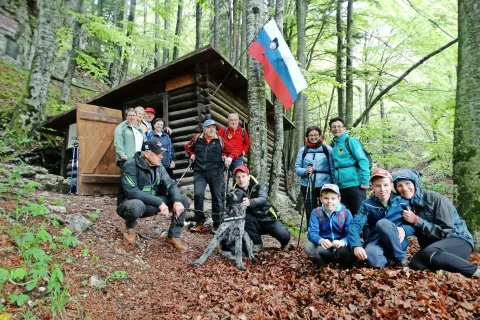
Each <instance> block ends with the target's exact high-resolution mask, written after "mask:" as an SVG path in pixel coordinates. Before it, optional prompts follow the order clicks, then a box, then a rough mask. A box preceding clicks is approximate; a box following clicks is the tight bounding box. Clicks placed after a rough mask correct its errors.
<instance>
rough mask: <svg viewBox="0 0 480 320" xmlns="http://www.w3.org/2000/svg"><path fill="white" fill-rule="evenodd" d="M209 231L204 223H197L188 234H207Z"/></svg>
mask: <svg viewBox="0 0 480 320" xmlns="http://www.w3.org/2000/svg"><path fill="white" fill-rule="evenodd" d="M209 229H210V228H208V227H207V226H206V225H205V222H200V223H198V224H197V225H196V226H195V227H194V228H192V229H190V232H195V233H207V232H209Z"/></svg>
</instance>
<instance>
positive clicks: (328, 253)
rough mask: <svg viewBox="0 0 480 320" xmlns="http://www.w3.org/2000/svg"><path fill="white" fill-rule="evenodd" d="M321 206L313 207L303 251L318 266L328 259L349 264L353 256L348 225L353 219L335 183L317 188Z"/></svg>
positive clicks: (328, 260)
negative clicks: (341, 199) (341, 200)
mask: <svg viewBox="0 0 480 320" xmlns="http://www.w3.org/2000/svg"><path fill="white" fill-rule="evenodd" d="M320 201H321V203H322V206H321V207H318V208H316V209H313V210H312V213H311V215H310V223H309V226H308V240H309V242H308V243H307V244H305V247H304V250H305V253H306V254H307V256H308V258H309V259H310V260H311V261H312V262H313V263H314V264H316V265H317V266H323V265H324V264H326V263H328V262H334V261H336V262H339V263H341V264H344V265H349V264H352V263H353V262H354V261H355V260H356V259H355V256H354V255H353V252H352V251H351V250H350V248H349V247H348V225H349V224H350V222H351V221H352V220H353V217H352V214H351V213H350V210H348V209H347V208H346V207H345V206H344V205H343V204H341V203H340V191H339V190H338V186H337V185H335V184H324V185H323V187H322V189H321V190H320Z"/></svg>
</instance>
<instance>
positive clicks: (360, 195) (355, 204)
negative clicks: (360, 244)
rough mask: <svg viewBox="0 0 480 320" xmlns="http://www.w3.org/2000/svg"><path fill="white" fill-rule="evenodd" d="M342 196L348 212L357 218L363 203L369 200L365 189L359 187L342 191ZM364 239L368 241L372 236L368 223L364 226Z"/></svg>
mask: <svg viewBox="0 0 480 320" xmlns="http://www.w3.org/2000/svg"><path fill="white" fill-rule="evenodd" d="M340 195H341V196H342V203H343V204H344V205H345V207H347V209H348V210H350V212H351V213H352V215H353V216H354V217H355V216H356V215H357V212H358V209H360V206H361V205H362V202H363V201H364V200H365V199H367V194H366V191H365V189H362V188H360V186H358V187H349V188H343V189H340ZM362 232H363V239H364V240H365V239H367V238H368V236H369V235H370V228H369V227H368V223H366V224H365V225H364V226H363V229H362Z"/></svg>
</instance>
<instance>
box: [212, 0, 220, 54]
mask: <svg viewBox="0 0 480 320" xmlns="http://www.w3.org/2000/svg"><path fill="white" fill-rule="evenodd" d="M219 15H220V6H219V5H218V0H213V47H214V48H215V49H218V48H219V41H220V40H219V35H218V16H219Z"/></svg>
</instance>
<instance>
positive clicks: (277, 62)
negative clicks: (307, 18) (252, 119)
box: [248, 19, 307, 110]
mask: <svg viewBox="0 0 480 320" xmlns="http://www.w3.org/2000/svg"><path fill="white" fill-rule="evenodd" d="M248 54H250V55H251V56H252V57H253V58H254V59H255V60H257V61H258V62H260V63H261V64H262V65H263V67H264V68H265V81H267V83H268V85H269V86H270V89H272V91H273V93H274V94H275V96H277V98H278V100H280V102H281V103H282V105H283V106H284V107H285V109H287V110H288V109H290V107H291V106H292V104H293V103H294V102H295V100H297V97H298V93H299V92H300V91H302V90H303V89H305V88H306V87H307V82H306V81H305V78H304V77H303V75H302V73H301V72H300V69H299V68H298V66H297V62H296V61H295V59H294V58H293V55H292V52H290V49H289V48H288V46H287V43H286V42H285V39H283V36H282V33H281V32H280V29H278V27H277V24H276V23H275V20H274V19H272V20H270V21H269V22H268V23H267V24H265V25H264V26H263V28H262V30H261V31H260V33H259V34H258V36H257V38H256V39H255V41H253V43H252V45H251V46H250V48H248Z"/></svg>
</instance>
